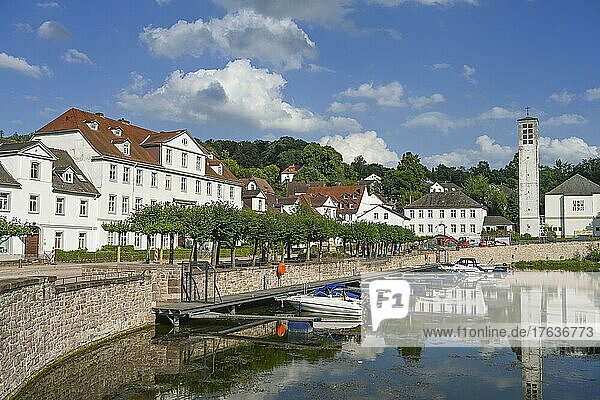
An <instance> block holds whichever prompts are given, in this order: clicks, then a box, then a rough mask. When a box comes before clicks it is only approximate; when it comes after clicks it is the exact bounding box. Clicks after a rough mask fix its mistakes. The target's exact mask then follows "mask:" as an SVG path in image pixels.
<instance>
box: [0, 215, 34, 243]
mask: <svg viewBox="0 0 600 400" xmlns="http://www.w3.org/2000/svg"><path fill="white" fill-rule="evenodd" d="M30 232H31V228H30V226H29V225H25V224H22V223H21V222H19V221H18V220H17V219H13V220H12V221H8V220H7V219H6V218H5V217H0V244H2V243H4V242H6V241H7V240H9V239H10V238H11V237H15V236H16V237H19V236H25V235H27V234H29V233H30Z"/></svg>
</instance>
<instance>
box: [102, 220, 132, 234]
mask: <svg viewBox="0 0 600 400" xmlns="http://www.w3.org/2000/svg"><path fill="white" fill-rule="evenodd" d="M102 229H104V230H105V231H106V232H114V233H125V232H131V223H130V222H129V221H127V220H125V221H112V222H105V223H103V224H102Z"/></svg>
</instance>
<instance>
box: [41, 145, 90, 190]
mask: <svg viewBox="0 0 600 400" xmlns="http://www.w3.org/2000/svg"><path fill="white" fill-rule="evenodd" d="M50 151H52V153H53V154H54V155H55V156H56V160H54V162H53V163H52V170H53V171H52V189H53V190H54V191H57V192H67V193H76V194H83V195H91V196H100V193H99V192H98V190H97V189H96V187H95V186H94V185H93V184H92V182H91V181H90V180H89V178H88V177H87V176H85V175H84V173H83V172H82V171H81V170H80V169H79V167H78V166H77V164H75V161H73V159H72V158H71V156H70V155H69V153H67V152H66V151H64V150H59V149H50ZM67 169H71V170H72V171H73V182H72V183H68V182H65V181H64V180H63V179H62V176H61V175H62V173H63V172H64V171H66V170H67ZM82 178H83V179H82Z"/></svg>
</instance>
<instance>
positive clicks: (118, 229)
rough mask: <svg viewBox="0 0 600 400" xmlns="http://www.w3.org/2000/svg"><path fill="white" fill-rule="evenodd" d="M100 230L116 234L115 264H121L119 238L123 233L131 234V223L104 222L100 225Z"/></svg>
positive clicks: (126, 221)
mask: <svg viewBox="0 0 600 400" xmlns="http://www.w3.org/2000/svg"><path fill="white" fill-rule="evenodd" d="M102 229H104V230H105V231H106V232H112V233H116V234H117V263H120V262H121V238H122V235H123V233H127V232H131V231H132V227H131V223H130V221H128V220H123V221H112V222H105V223H103V224H102Z"/></svg>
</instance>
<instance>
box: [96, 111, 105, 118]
mask: <svg viewBox="0 0 600 400" xmlns="http://www.w3.org/2000/svg"><path fill="white" fill-rule="evenodd" d="M94 114H95V115H97V116H99V117H104V113H102V112H97V113H94Z"/></svg>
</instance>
